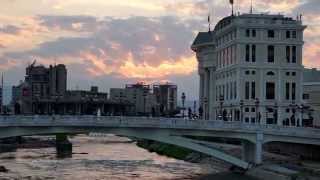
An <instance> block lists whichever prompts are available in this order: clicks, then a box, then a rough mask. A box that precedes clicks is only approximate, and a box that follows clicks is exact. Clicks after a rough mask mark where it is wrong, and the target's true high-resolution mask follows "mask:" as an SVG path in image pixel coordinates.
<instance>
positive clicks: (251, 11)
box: [250, 0, 253, 14]
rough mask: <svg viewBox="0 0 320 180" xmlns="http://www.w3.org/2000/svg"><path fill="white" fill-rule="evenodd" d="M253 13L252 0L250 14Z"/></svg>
mask: <svg viewBox="0 0 320 180" xmlns="http://www.w3.org/2000/svg"><path fill="white" fill-rule="evenodd" d="M252 13H253V5H252V0H251V5H250V14H252Z"/></svg>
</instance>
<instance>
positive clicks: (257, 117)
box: [254, 98, 260, 124]
mask: <svg viewBox="0 0 320 180" xmlns="http://www.w3.org/2000/svg"><path fill="white" fill-rule="evenodd" d="M254 104H255V105H256V122H258V123H259V124H260V118H259V111H258V108H259V104H260V101H259V98H256V100H255V101H254Z"/></svg>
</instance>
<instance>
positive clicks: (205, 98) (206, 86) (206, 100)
mask: <svg viewBox="0 0 320 180" xmlns="http://www.w3.org/2000/svg"><path fill="white" fill-rule="evenodd" d="M208 82H209V76H208V72H207V69H205V71H204V83H203V87H204V91H203V100H204V103H203V104H204V107H203V110H204V111H203V112H204V113H203V116H204V119H205V120H207V114H208V100H209V99H208V85H209V84H208Z"/></svg>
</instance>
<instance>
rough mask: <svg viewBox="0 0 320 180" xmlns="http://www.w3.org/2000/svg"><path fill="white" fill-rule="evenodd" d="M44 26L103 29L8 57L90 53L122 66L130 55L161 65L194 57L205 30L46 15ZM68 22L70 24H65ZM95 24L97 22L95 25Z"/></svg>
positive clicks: (167, 22)
mask: <svg viewBox="0 0 320 180" xmlns="http://www.w3.org/2000/svg"><path fill="white" fill-rule="evenodd" d="M42 17H43V19H46V21H45V23H44V22H42V24H43V25H46V26H47V27H53V26H59V27H63V28H65V29H68V28H70V27H71V25H70V24H72V23H75V22H82V23H84V22H90V23H92V26H95V27H97V26H99V27H100V28H99V29H96V31H95V32H93V33H92V35H90V36H86V37H65V38H59V39H57V40H55V41H52V42H45V43H42V44H40V45H39V46H38V47H37V48H35V49H33V50H30V51H26V52H22V53H21V52H15V53H7V54H6V56H7V57H11V58H16V59H24V57H26V56H29V57H30V56H37V57H40V58H41V57H42V58H52V57H60V56H68V55H70V56H76V55H80V54H81V53H82V52H89V53H92V54H94V55H96V56H97V57H102V55H103V58H105V59H104V62H105V64H110V63H111V64H121V63H124V61H125V60H126V59H127V55H128V53H131V54H132V56H133V61H134V63H136V64H140V63H145V62H146V63H148V64H149V65H152V66H157V65H159V64H161V63H162V62H163V61H172V62H174V61H176V60H178V59H179V58H181V57H183V56H186V55H190V54H191V53H192V52H191V51H190V49H189V47H190V44H191V42H192V40H193V38H194V36H195V34H194V31H195V29H194V28H196V27H199V26H200V27H202V26H201V24H200V23H199V22H198V21H192V20H189V21H183V20H181V19H178V18H176V17H170V16H167V17H159V18H148V17H130V18H127V19H115V18H110V17H108V18H105V19H104V20H101V21H97V20H96V19H95V18H93V17H87V16H76V17H70V16H67V17H66V16H62V17H58V16H55V17H52V16H42ZM66 19H68V20H67V21H65V20H66ZM94 22H95V23H94Z"/></svg>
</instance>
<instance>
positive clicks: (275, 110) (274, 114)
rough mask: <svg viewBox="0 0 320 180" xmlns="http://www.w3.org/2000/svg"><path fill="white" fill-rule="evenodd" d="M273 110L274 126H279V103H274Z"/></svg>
mask: <svg viewBox="0 0 320 180" xmlns="http://www.w3.org/2000/svg"><path fill="white" fill-rule="evenodd" d="M273 107H274V109H273V119H274V120H273V124H278V103H277V102H275V103H274V106H273Z"/></svg>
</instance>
